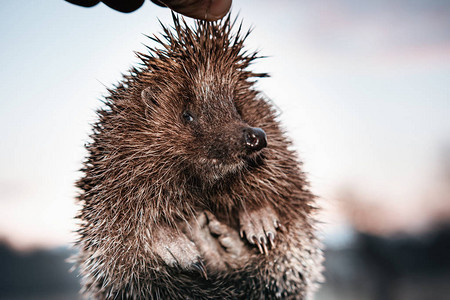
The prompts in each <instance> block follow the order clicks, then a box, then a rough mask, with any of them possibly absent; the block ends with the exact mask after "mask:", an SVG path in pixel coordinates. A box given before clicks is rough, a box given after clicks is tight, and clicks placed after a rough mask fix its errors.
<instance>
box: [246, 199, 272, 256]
mask: <svg viewBox="0 0 450 300" xmlns="http://www.w3.org/2000/svg"><path fill="white" fill-rule="evenodd" d="M239 222H240V227H241V230H240V234H241V237H242V238H244V236H245V237H246V238H247V240H248V241H249V242H250V244H253V245H256V246H257V247H258V250H259V252H261V253H262V254H266V255H267V254H268V253H269V250H268V249H269V247H270V248H272V249H273V248H274V247H275V237H276V234H277V229H279V228H280V227H281V224H280V221H279V220H278V216H277V214H276V213H275V211H274V210H273V209H272V207H270V206H265V207H263V208H258V209H255V210H251V211H245V210H244V211H241V212H239Z"/></svg>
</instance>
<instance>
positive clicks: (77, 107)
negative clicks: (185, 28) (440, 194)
mask: <svg viewBox="0 0 450 300" xmlns="http://www.w3.org/2000/svg"><path fill="white" fill-rule="evenodd" d="M237 13H239V18H240V19H242V20H243V23H244V27H246V28H249V27H253V28H254V29H253V32H252V34H251V35H250V37H249V39H248V43H247V48H248V49H252V50H256V49H259V50H260V53H261V55H264V56H268V57H267V58H264V59H261V60H260V61H258V62H257V63H255V65H254V66H253V67H254V69H255V70H257V71H262V72H268V73H270V74H271V75H272V77H271V78H268V79H262V80H261V81H260V82H259V83H258V87H259V88H260V89H261V90H262V91H263V92H264V93H265V94H266V95H267V97H269V98H271V99H272V100H273V101H274V102H275V103H276V104H277V106H278V107H279V109H280V111H281V112H282V115H281V120H282V122H283V124H284V125H285V127H286V129H287V131H288V132H289V135H290V136H291V137H292V139H293V140H294V142H295V145H296V148H297V149H298V152H299V155H300V157H301V159H302V160H303V161H304V162H305V168H306V170H307V172H308V173H309V178H310V180H311V182H312V185H313V190H314V191H315V192H316V193H317V194H318V195H319V196H321V198H322V199H323V202H324V203H325V206H327V207H328V209H329V210H331V211H332V210H333V207H334V205H335V203H336V199H337V198H338V195H339V194H340V193H341V192H342V191H343V190H349V189H350V190H352V191H354V192H355V193H357V194H358V195H360V196H361V198H362V199H366V200H364V201H377V202H379V203H381V204H382V205H385V206H388V207H392V211H393V212H394V213H395V214H396V216H398V217H399V218H401V217H402V216H403V217H404V218H405V222H409V220H415V222H418V224H420V223H421V222H422V223H424V222H426V220H425V219H424V218H426V212H424V210H423V209H422V208H423V206H424V199H426V196H425V195H426V193H429V192H430V190H433V189H434V187H435V185H436V181H437V179H438V177H439V172H440V167H441V165H440V164H441V156H440V155H441V154H442V152H443V151H444V149H445V147H447V149H448V147H450V146H449V145H450V2H448V1H438V0H413V1H408V0H399V1H388V0H378V1H370V2H365V1H355V0H345V1H337V0H336V1H333V0H326V1H320V3H319V2H317V1H269V0H265V1H248V0H245V1H244V0H241V1H239V0H235V1H234V3H233V14H234V15H236V14H237ZM158 18H159V19H160V20H161V22H162V23H164V24H170V22H171V15H170V11H169V10H168V9H164V8H160V7H157V6H156V5H154V4H152V3H151V2H150V1H146V2H145V3H144V5H143V7H142V8H141V9H139V10H137V11H136V12H134V13H132V14H122V13H119V12H116V11H113V10H111V9H109V8H108V7H106V6H105V5H103V4H99V5H97V6H96V7H93V8H90V9H85V8H81V7H77V6H74V5H71V4H69V3H67V2H65V1H63V0H53V1H50V0H47V1H25V0H15V1H4V2H3V3H2V7H1V9H0V36H1V37H2V38H1V41H0V43H1V55H0V66H1V67H0V82H2V88H1V89H0V126H1V128H2V131H1V133H0V239H6V240H7V241H9V242H11V243H12V244H13V245H15V246H17V247H22V248H27V247H32V246H59V245H65V244H67V243H69V242H70V241H72V240H73V235H72V234H71V230H73V229H74V228H75V221H74V220H73V216H74V215H75V213H76V210H77V207H76V205H75V201H74V197H75V195H76V192H77V191H76V189H75V188H74V182H75V180H76V179H77V178H78V177H80V173H79V172H78V171H77V170H78V169H79V168H80V166H81V162H82V160H83V157H84V155H85V151H84V148H83V145H84V143H85V142H86V141H88V134H89V132H90V125H89V124H90V123H92V122H94V121H95V113H94V110H95V109H96V108H97V107H99V106H100V104H101V103H100V101H99V99H100V98H101V95H102V94H103V93H105V86H106V87H110V86H111V85H112V84H113V83H115V82H117V81H118V80H120V77H121V75H120V74H121V72H125V71H126V70H127V69H128V68H129V67H130V66H131V65H132V64H133V63H136V62H138V59H137V58H136V57H135V55H134V54H133V51H145V50H144V46H143V44H145V43H147V44H151V42H150V41H149V40H148V39H147V38H146V37H145V36H144V35H143V34H148V35H151V34H153V33H157V32H159V30H160V25H159V23H158ZM336 220H337V219H336ZM336 220H335V219H334V217H330V219H329V220H328V222H329V223H330V224H333V222H335V221H336ZM411 226H412V227H414V226H419V225H417V224H412V225H411ZM419 227H420V226H419Z"/></svg>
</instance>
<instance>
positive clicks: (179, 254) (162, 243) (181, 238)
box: [155, 230, 206, 277]
mask: <svg viewBox="0 0 450 300" xmlns="http://www.w3.org/2000/svg"><path fill="white" fill-rule="evenodd" d="M155 245H156V248H155V250H156V254H157V255H158V256H159V257H160V258H161V259H162V260H163V261H164V263H166V264H167V265H168V266H170V267H180V268H182V269H186V270H197V271H199V272H200V273H201V274H202V275H204V276H205V277H206V269H205V266H204V264H203V261H202V259H201V257H200V253H199V251H198V250H197V247H196V246H195V244H194V243H193V242H192V241H191V240H189V239H188V237H187V236H186V235H184V234H182V233H174V232H171V231H169V230H167V231H166V230H160V232H158V234H157V239H156V243H155Z"/></svg>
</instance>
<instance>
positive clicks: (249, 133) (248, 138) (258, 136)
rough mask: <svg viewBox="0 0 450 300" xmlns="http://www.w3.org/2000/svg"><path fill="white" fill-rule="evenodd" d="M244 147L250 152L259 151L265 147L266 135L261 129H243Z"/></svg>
mask: <svg viewBox="0 0 450 300" xmlns="http://www.w3.org/2000/svg"><path fill="white" fill-rule="evenodd" d="M243 131H244V132H243V133H244V141H245V147H246V148H247V149H248V150H251V151H259V150H261V149H263V148H265V147H266V146H267V138H266V133H265V132H264V130H262V129H261V128H256V127H247V128H244V130H243Z"/></svg>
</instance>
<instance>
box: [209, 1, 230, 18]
mask: <svg viewBox="0 0 450 300" xmlns="http://www.w3.org/2000/svg"><path fill="white" fill-rule="evenodd" d="M231 2H232V0H211V1H210V4H209V7H208V9H207V10H206V16H205V19H206V20H207V21H216V20H219V19H221V18H223V17H224V16H225V15H226V14H227V13H228V11H229V10H230V8H231Z"/></svg>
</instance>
